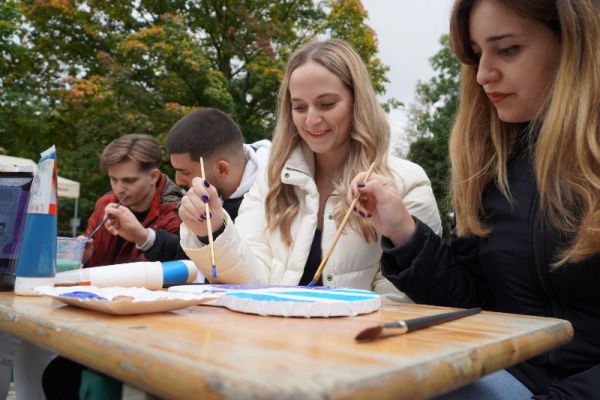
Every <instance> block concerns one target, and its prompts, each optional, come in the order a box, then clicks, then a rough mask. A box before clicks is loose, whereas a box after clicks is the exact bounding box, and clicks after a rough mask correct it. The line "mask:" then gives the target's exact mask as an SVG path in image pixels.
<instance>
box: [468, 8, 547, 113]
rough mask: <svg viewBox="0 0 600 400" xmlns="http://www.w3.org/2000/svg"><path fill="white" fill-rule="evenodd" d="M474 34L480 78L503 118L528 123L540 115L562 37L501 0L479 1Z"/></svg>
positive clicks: (472, 21) (471, 19)
mask: <svg viewBox="0 0 600 400" xmlns="http://www.w3.org/2000/svg"><path fill="white" fill-rule="evenodd" d="M469 35H470V38H471V44H472V48H473V51H474V53H475V54H477V55H478V57H479V66H478V72H477V82H478V83H479V84H480V85H481V86H482V87H483V89H484V91H485V92H486V94H487V96H488V98H489V99H490V101H491V102H492V103H493V104H494V107H495V108H496V110H497V112H498V117H499V118H500V120H502V121H504V122H509V123H515V122H527V121H531V120H532V119H534V118H535V117H536V116H538V114H539V112H540V110H541V108H542V106H543V105H544V102H545V100H546V96H547V94H548V91H549V89H550V87H551V85H552V82H553V79H554V74H555V72H556V68H557V66H558V60H559V38H558V37H557V35H556V34H555V33H554V32H553V31H552V30H550V28H549V27H547V26H546V25H544V24H542V23H540V22H537V21H534V20H530V19H525V18H523V17H520V16H519V15H517V14H515V13H514V12H513V11H512V10H511V9H510V8H508V7H507V6H505V5H504V4H502V3H501V2H499V1H498V0H479V1H477V3H476V4H475V5H474V7H473V9H472V10H471V14H470V17H469Z"/></svg>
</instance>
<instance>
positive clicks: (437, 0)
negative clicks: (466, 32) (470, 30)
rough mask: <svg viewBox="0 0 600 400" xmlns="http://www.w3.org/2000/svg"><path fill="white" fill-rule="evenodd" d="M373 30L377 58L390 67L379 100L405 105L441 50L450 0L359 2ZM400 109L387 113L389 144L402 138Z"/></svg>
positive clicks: (402, 113)
mask: <svg viewBox="0 0 600 400" xmlns="http://www.w3.org/2000/svg"><path fill="white" fill-rule="evenodd" d="M362 3H363V5H364V7H365V9H366V10H367V13H368V14H369V19H368V22H367V23H368V25H369V26H370V27H371V28H373V30H375V33H376V34H377V40H378V43H379V58H380V59H381V61H382V62H383V63H384V64H386V65H387V66H388V67H390V70H389V71H388V74H387V77H388V79H389V81H390V82H389V83H388V84H387V87H386V93H385V95H383V96H382V100H386V99H387V98H389V97H394V98H396V99H398V100H400V101H402V102H403V103H405V104H406V105H407V106H408V105H409V104H411V103H414V102H415V89H416V85H417V82H418V81H422V82H426V81H428V80H429V79H430V78H431V77H432V76H433V70H432V69H431V65H430V64H429V59H430V58H431V57H432V56H433V55H434V54H435V53H437V52H438V51H439V50H440V49H441V45H440V44H439V38H440V36H441V35H442V34H444V33H448V22H449V19H450V10H451V7H452V3H453V1H452V0H362ZM405 114H406V113H405V110H404V109H397V110H394V111H392V112H391V113H390V123H391V126H392V138H393V139H392V142H398V141H399V140H398V138H399V137H401V136H403V134H404V127H405V125H406V117H405Z"/></svg>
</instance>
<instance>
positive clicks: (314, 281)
mask: <svg viewBox="0 0 600 400" xmlns="http://www.w3.org/2000/svg"><path fill="white" fill-rule="evenodd" d="M374 167H375V162H373V163H372V164H371V166H370V167H369V170H368V171H367V175H365V179H364V181H365V182H366V181H368V180H369V177H370V176H371V172H373V168H374ZM359 197H360V193H356V196H355V197H354V200H352V203H351V204H350V207H348V211H346V215H344V219H342V223H341V224H340V226H339V227H338V230H337V232H336V233H335V237H334V238H333V241H332V242H331V243H330V244H329V247H328V248H327V251H326V252H325V257H323V259H322V260H321V263H320V264H319V267H318V268H317V272H315V276H314V277H313V279H312V281H310V283H309V284H308V287H311V286H315V285H316V284H317V282H319V278H320V277H321V273H322V272H323V268H324V267H325V264H327V261H328V260H329V257H330V256H331V253H333V249H334V248H335V245H336V243H337V241H338V239H339V238H340V236H342V232H343V231H344V226H346V222H348V218H350V214H351V213H352V210H354V207H355V206H356V202H357V201H358V198H359Z"/></svg>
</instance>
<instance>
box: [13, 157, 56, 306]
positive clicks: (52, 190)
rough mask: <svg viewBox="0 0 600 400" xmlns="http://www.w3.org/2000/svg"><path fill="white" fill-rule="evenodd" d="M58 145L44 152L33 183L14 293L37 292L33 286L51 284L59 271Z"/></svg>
mask: <svg viewBox="0 0 600 400" xmlns="http://www.w3.org/2000/svg"><path fill="white" fill-rule="evenodd" d="M56 172H57V165H56V148H55V147H54V146H52V147H50V148H49V149H48V150H46V151H44V152H43V153H42V154H41V158H40V161H39V163H38V172H37V175H36V176H35V177H34V178H33V183H32V184H31V196H30V198H29V205H28V206H27V216H26V220H25V229H24V231H23V241H22V243H21V248H20V250H19V258H18V261H17V270H16V278H15V293H16V294H20V295H37V292H36V291H35V290H34V287H36V286H39V285H51V284H52V283H53V282H54V275H55V274H56V272H55V271H56V229H57V227H56V225H57V214H58V205H57V201H56V182H57V174H56Z"/></svg>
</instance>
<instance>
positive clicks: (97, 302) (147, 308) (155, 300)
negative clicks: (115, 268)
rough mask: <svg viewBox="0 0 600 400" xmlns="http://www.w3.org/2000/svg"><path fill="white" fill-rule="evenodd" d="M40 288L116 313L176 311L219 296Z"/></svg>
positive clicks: (42, 291)
mask: <svg viewBox="0 0 600 400" xmlns="http://www.w3.org/2000/svg"><path fill="white" fill-rule="evenodd" d="M37 291H38V293H40V294H44V295H47V296H50V297H52V298H53V299H56V300H58V301H60V302H63V303H65V304H68V305H71V306H76V307H81V308H87V309H89V310H94V311H100V312H104V313H107V314H115V315H132V314H146V313H156V312H165V311H172V310H177V309H180V308H185V307H189V306H193V305H199V304H202V303H206V302H208V301H211V300H214V299H215V298H216V297H217V296H215V295H211V294H202V295H198V294H191V293H171V292H164V291H158V290H157V291H155V290H148V289H144V288H122V287H108V288H98V287H94V286H72V287H59V288H55V287H51V286H40V287H38V288H37Z"/></svg>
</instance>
